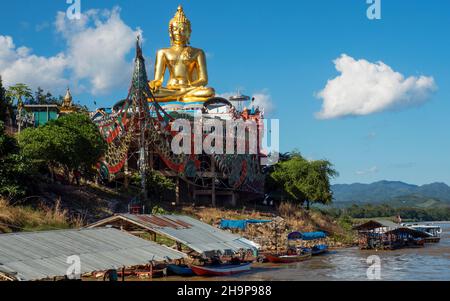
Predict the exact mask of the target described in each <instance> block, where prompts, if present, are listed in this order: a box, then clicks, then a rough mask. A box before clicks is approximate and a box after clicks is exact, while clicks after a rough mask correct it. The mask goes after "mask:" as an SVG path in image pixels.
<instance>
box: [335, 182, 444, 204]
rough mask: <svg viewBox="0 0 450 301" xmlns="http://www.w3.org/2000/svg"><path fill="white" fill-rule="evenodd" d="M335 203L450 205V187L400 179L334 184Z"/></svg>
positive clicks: (442, 184)
mask: <svg viewBox="0 0 450 301" xmlns="http://www.w3.org/2000/svg"><path fill="white" fill-rule="evenodd" d="M332 190H333V193H334V202H335V204H339V203H348V204H350V203H356V204H358V203H374V204H376V203H386V204H390V205H393V206H414V207H425V208H426V207H436V206H439V207H440V206H450V187H449V186H448V185H447V184H445V183H432V184H427V185H422V186H418V185H412V184H407V183H404V182H398V181H379V182H375V183H372V184H360V183H355V184H336V185H333V186H332Z"/></svg>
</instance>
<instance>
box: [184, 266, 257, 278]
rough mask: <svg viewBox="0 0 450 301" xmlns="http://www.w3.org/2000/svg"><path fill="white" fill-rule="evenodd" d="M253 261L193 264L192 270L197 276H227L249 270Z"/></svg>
mask: <svg viewBox="0 0 450 301" xmlns="http://www.w3.org/2000/svg"><path fill="white" fill-rule="evenodd" d="M250 268H251V263H243V264H221V265H217V266H214V265H213V266H199V265H191V269H192V271H193V272H194V273H195V274H196V275H197V276H227V275H234V274H238V273H242V272H246V271H249V270H250Z"/></svg>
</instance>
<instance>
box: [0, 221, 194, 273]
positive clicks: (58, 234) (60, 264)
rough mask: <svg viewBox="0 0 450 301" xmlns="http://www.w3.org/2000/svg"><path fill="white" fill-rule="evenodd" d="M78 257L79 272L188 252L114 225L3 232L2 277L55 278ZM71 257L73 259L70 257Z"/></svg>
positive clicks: (173, 257)
mask: <svg viewBox="0 0 450 301" xmlns="http://www.w3.org/2000/svg"><path fill="white" fill-rule="evenodd" d="M75 256H76V257H77V258H79V273H80V275H81V276H83V275H85V276H89V275H90V274H91V273H94V272H103V271H108V270H114V269H115V270H120V269H124V268H132V267H136V266H145V265H149V264H151V263H153V262H164V261H171V260H178V259H182V258H185V257H186V255H185V254H183V253H181V252H179V251H177V250H173V249H170V248H167V247H164V246H160V245H158V244H156V243H154V242H151V241H148V240H145V239H141V238H138V237H136V236H134V235H131V234H129V233H126V232H123V231H119V230H117V229H112V228H99V229H82V230H57V231H43V232H21V233H10V234H0V279H5V280H19V281H33V280H52V279H53V280H56V279H59V278H63V277H65V276H67V273H68V271H69V270H70V269H69V268H70V267H71V266H72V265H73V264H74V262H76V260H75V261H74V260H73V258H74V257H75ZM71 258H72V259H71Z"/></svg>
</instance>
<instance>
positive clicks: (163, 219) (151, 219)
mask: <svg viewBox="0 0 450 301" xmlns="http://www.w3.org/2000/svg"><path fill="white" fill-rule="evenodd" d="M117 219H124V220H127V221H130V222H133V223H134V224H137V225H139V226H141V227H143V228H146V229H149V230H151V231H153V232H155V233H158V234H161V235H163V236H166V237H169V238H171V239H173V240H175V241H177V242H179V243H182V244H184V245H186V246H188V247H189V248H191V249H192V250H194V251H196V252H198V253H205V252H211V251H221V252H229V251H232V252H236V251H239V250H242V249H244V250H253V249H254V248H255V247H254V245H253V244H251V243H246V241H245V240H242V237H241V236H239V235H235V234H232V233H229V232H227V231H223V230H220V229H218V228H216V227H213V226H211V225H208V224H206V223H204V222H201V221H199V220H197V219H194V218H192V217H189V216H185V215H133V214H117V215H115V216H114V217H111V218H108V219H105V220H103V221H99V222H97V223H94V224H93V225H91V226H90V227H97V226H99V225H106V224H108V223H109V222H113V221H115V220H117Z"/></svg>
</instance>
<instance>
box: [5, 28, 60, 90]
mask: <svg viewBox="0 0 450 301" xmlns="http://www.w3.org/2000/svg"><path fill="white" fill-rule="evenodd" d="M66 67H67V62H66V58H65V56H64V54H63V53H60V54H57V55H56V56H53V57H48V58H47V57H43V56H37V55H34V54H32V50H31V49H29V48H27V47H18V48H17V47H16V45H15V44H14V41H13V39H12V38H11V37H9V36H0V74H1V75H2V78H3V80H4V84H5V86H9V85H13V84H16V83H25V84H27V85H29V86H31V87H33V88H36V87H38V86H41V87H44V88H46V89H56V88H61V87H62V88H64V87H65V86H66V85H67V84H68V80H67V79H65V78H64V70H65V68H66Z"/></svg>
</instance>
